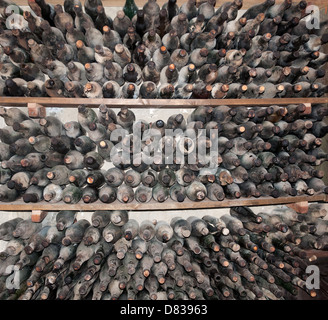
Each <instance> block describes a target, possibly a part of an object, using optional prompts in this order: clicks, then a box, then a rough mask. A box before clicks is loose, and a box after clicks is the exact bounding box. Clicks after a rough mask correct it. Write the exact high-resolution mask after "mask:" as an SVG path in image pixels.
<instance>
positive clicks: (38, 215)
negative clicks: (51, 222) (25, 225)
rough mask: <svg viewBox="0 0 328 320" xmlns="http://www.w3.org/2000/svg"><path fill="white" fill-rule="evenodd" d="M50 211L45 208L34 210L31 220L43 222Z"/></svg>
mask: <svg viewBox="0 0 328 320" xmlns="http://www.w3.org/2000/svg"><path fill="white" fill-rule="evenodd" d="M47 214H48V212H47V211H43V210H32V215H31V220H32V221H33V222H42V221H43V219H44V218H45V217H46V216H47Z"/></svg>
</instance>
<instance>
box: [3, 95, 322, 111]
mask: <svg viewBox="0 0 328 320" xmlns="http://www.w3.org/2000/svg"><path fill="white" fill-rule="evenodd" d="M31 103H36V104H39V105H42V106H46V107H61V108H73V107H76V106H78V105H81V104H85V105H88V106H90V107H95V108H96V107H98V106H99V105H100V104H106V105H109V106H112V107H117V108H120V107H123V106H128V107H129V108H145V109H149V108H195V107H197V106H203V105H207V106H220V105H228V106H231V107H234V106H269V105H274V104H278V105H289V104H301V103H308V104H311V103H312V104H326V103H328V97H326V98H283V99H188V100H187V99H186V100H185V99H88V98H50V97H49V98H48V97H41V98H39V97H0V105H1V106H26V105H27V104H31Z"/></svg>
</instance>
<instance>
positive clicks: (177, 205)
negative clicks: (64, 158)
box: [0, 194, 328, 211]
mask: <svg viewBox="0 0 328 320" xmlns="http://www.w3.org/2000/svg"><path fill="white" fill-rule="evenodd" d="M304 201H308V202H321V201H324V202H328V197H327V195H326V194H319V195H314V196H307V195H302V196H296V197H280V198H271V197H261V198H253V197H251V198H239V199H225V200H223V201H211V200H208V199H206V200H204V201H200V202H194V201H190V200H189V199H186V200H185V201H184V202H175V201H172V200H167V201H165V202H163V203H160V202H157V201H155V200H151V201H150V202H147V203H139V202H137V201H135V200H134V201H132V202H130V203H121V202H119V201H117V200H116V201H115V202H113V203H109V204H107V203H103V202H101V201H100V200H98V201H96V202H94V203H84V202H83V201H80V202H79V203H76V204H67V203H65V202H63V201H60V202H57V203H49V202H46V201H41V202H37V203H24V202H23V201H22V200H21V199H19V200H17V201H14V202H10V203H0V211H37V210H40V211H58V210H78V211H79V210H81V211H95V210H132V211H156V210H157V211H164V210H186V209H215V208H229V207H233V206H236V207H237V206H261V205H275V204H289V203H298V202H304Z"/></svg>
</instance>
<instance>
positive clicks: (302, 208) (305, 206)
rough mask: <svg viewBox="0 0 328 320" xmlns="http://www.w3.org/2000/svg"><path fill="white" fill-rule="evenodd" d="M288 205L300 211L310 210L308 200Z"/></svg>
mask: <svg viewBox="0 0 328 320" xmlns="http://www.w3.org/2000/svg"><path fill="white" fill-rule="evenodd" d="M287 206H288V207H289V208H291V209H293V210H294V211H296V212H298V213H307V212H308V210H309V203H308V202H307V201H302V202H295V203H290V204H287Z"/></svg>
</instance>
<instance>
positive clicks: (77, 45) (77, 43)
mask: <svg viewBox="0 0 328 320" xmlns="http://www.w3.org/2000/svg"><path fill="white" fill-rule="evenodd" d="M75 45H76V47H77V48H78V49H81V48H82V47H83V46H84V42H83V41H82V40H77V41H76V43H75Z"/></svg>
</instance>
